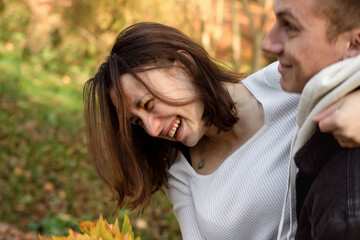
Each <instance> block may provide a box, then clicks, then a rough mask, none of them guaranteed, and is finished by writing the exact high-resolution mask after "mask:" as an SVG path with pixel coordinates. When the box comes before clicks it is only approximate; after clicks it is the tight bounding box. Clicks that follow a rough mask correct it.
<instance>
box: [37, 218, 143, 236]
mask: <svg viewBox="0 0 360 240" xmlns="http://www.w3.org/2000/svg"><path fill="white" fill-rule="evenodd" d="M79 225H80V230H81V232H82V233H77V232H74V231H73V230H71V229H69V230H68V233H69V235H68V236H67V237H65V236H59V237H56V236H52V238H51V239H48V238H45V237H42V236H40V235H39V239H40V240H134V233H133V231H132V227H131V224H130V220H129V218H128V216H127V215H125V217H124V222H123V225H122V228H121V231H120V226H119V221H118V219H117V218H116V220H115V223H114V225H109V224H108V222H107V221H106V220H105V219H103V217H102V216H101V215H100V217H99V220H98V221H97V222H90V221H79ZM136 240H140V237H137V238H136Z"/></svg>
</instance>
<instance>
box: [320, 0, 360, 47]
mask: <svg viewBox="0 0 360 240" xmlns="http://www.w3.org/2000/svg"><path fill="white" fill-rule="evenodd" d="M313 9H314V11H315V13H317V14H320V15H321V16H324V17H325V18H326V19H327V21H328V23H327V30H326V35H327V38H328V39H329V41H330V42H331V41H335V40H336V39H337V38H338V36H339V35H340V34H341V33H344V32H346V31H350V30H353V29H355V28H359V27H360V1H359V0H314V6H313Z"/></svg>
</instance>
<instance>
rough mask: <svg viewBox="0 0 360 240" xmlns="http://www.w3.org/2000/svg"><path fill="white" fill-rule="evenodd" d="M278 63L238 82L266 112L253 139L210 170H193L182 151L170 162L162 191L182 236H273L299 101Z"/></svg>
mask: <svg viewBox="0 0 360 240" xmlns="http://www.w3.org/2000/svg"><path fill="white" fill-rule="evenodd" d="M277 65H278V63H274V64H271V65H270V66H268V67H266V68H265V69H263V70H261V71H259V72H257V73H255V74H253V75H251V76H249V77H248V78H246V79H244V80H243V81H242V83H243V84H244V85H245V86H246V87H247V88H248V89H249V91H250V92H251V93H252V94H253V95H254V96H255V98H256V99H257V100H258V101H259V102H260V103H261V104H262V106H263V109H264V114H265V124H264V126H263V127H262V128H261V129H260V130H259V131H258V132H257V133H256V134H255V135H254V136H253V137H252V138H251V139H249V140H248V141H247V142H246V143H245V144H244V145H242V146H241V147H240V148H239V149H238V150H237V151H235V152H234V153H233V154H232V155H231V156H230V157H228V158H227V159H226V160H225V161H224V162H223V163H222V164H221V165H220V166H219V168H218V169H217V170H216V171H215V172H213V173H212V174H209V175H199V174H197V173H196V172H195V170H194V169H193V168H192V167H191V165H190V164H189V163H188V162H187V160H186V159H185V157H184V156H183V155H182V154H179V156H178V159H177V160H176V161H175V163H174V164H173V165H172V166H171V168H170V170H169V174H170V178H169V189H166V190H165V191H166V193H167V195H168V197H169V198H170V200H171V202H172V204H173V209H174V213H175V216H176V218H177V220H178V222H179V225H180V228H181V233H182V237H183V239H184V240H196V239H216V240H218V239H236V240H238V239H245V240H251V239H256V240H260V239H274V238H275V237H276V235H277V230H278V226H279V222H280V218H281V210H282V206H283V200H284V194H285V191H286V183H287V170H288V164H289V160H288V159H289V152H290V143H291V139H292V137H293V133H294V129H295V116H296V108H297V105H298V101H299V95H298V94H290V93H285V92H284V91H283V90H282V89H281V86H280V84H279V78H280V76H279V73H278V71H277ZM286 211H288V209H287V210H286ZM286 216H288V214H286ZM287 228H289V219H285V225H284V229H287ZM284 232H286V231H284Z"/></svg>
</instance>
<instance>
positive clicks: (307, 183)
mask: <svg viewBox="0 0 360 240" xmlns="http://www.w3.org/2000/svg"><path fill="white" fill-rule="evenodd" d="M295 162H296V165H297V167H298V168H299V171H298V174H297V178H296V207H297V209H296V210H297V219H298V229H297V232H296V236H295V238H296V239H326V240H331V239H341V240H343V239H344V240H346V239H358V240H359V239H360V148H352V149H350V148H342V147H341V146H340V145H339V144H338V143H337V141H336V140H335V139H334V137H333V136H332V135H331V134H330V133H322V132H320V131H317V132H316V133H315V134H314V135H313V136H312V137H311V138H310V139H309V140H308V141H307V142H306V144H305V145H304V146H303V147H302V148H301V149H300V150H299V151H298V152H297V153H296V155H295Z"/></svg>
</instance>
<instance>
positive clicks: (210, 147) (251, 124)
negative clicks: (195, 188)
mask: <svg viewBox="0 0 360 240" xmlns="http://www.w3.org/2000/svg"><path fill="white" fill-rule="evenodd" d="M226 87H227V88H228V91H229V93H230V95H231V97H232V98H233V100H234V102H235V107H236V110H237V116H238V118H239V120H238V122H237V123H236V124H235V125H234V126H233V128H232V129H231V130H229V131H226V132H225V131H219V130H218V128H217V127H215V126H210V127H209V129H208V130H207V131H206V133H205V135H204V137H203V138H202V139H201V140H200V141H199V142H198V144H197V145H196V146H195V147H194V148H193V149H191V155H192V157H191V158H192V159H193V160H194V162H193V163H192V164H193V167H194V169H195V170H196V171H197V172H198V173H200V174H210V173H212V172H213V171H215V170H216V169H217V168H218V167H219V166H220V165H221V164H222V162H223V161H224V160H225V159H226V158H227V157H229V156H230V155H231V154H232V153H233V152H235V151H236V150H237V149H238V148H239V147H241V146H242V145H243V144H244V143H245V142H246V141H248V140H249V139H250V138H251V137H252V136H253V135H254V134H255V133H256V132H257V131H258V130H259V129H260V128H261V127H262V126H263V125H264V111H263V108H262V105H261V104H260V103H259V102H258V101H257V100H256V99H255V98H254V96H253V95H252V94H251V93H250V92H249V90H247V88H246V87H245V86H244V85H243V84H241V83H238V84H226ZM200 161H203V165H204V166H203V167H202V168H201V169H197V166H198V164H199V162H200Z"/></svg>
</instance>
